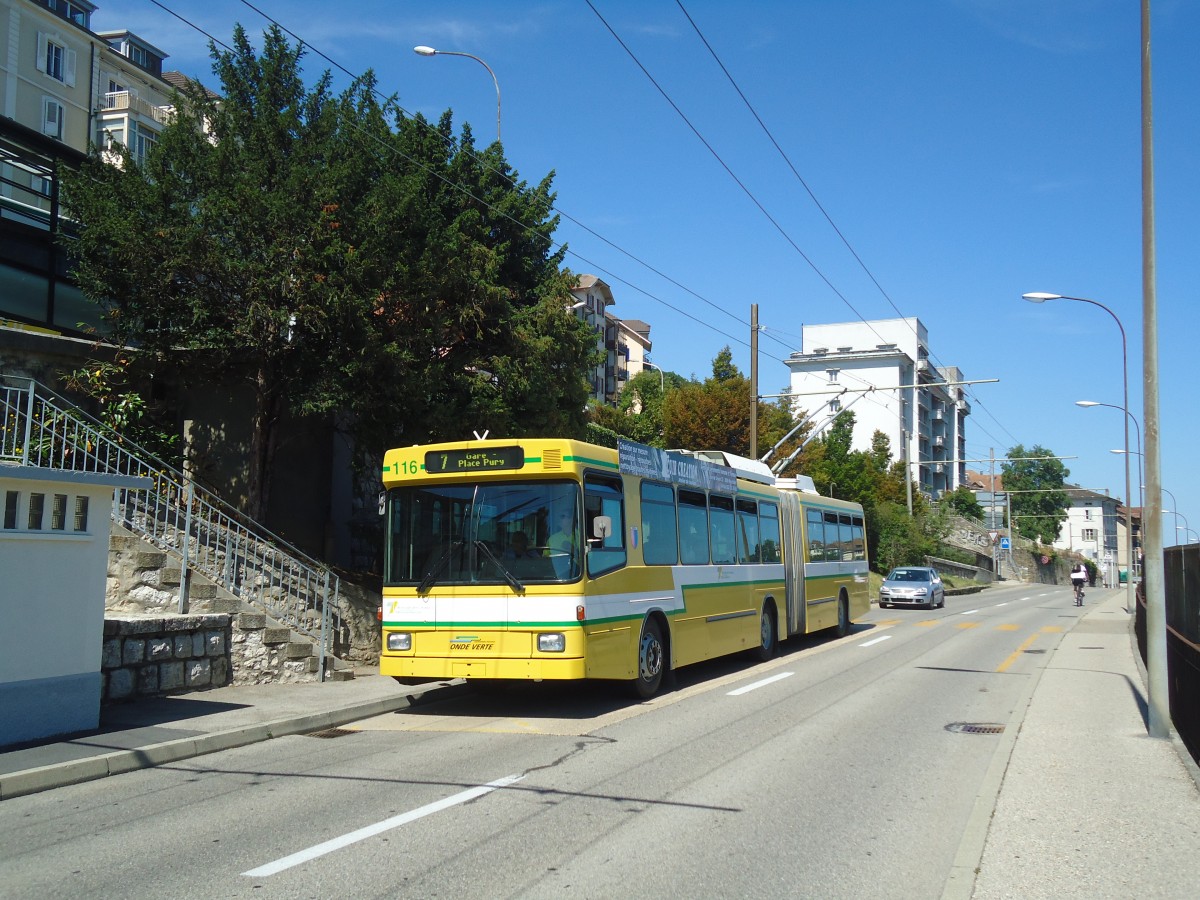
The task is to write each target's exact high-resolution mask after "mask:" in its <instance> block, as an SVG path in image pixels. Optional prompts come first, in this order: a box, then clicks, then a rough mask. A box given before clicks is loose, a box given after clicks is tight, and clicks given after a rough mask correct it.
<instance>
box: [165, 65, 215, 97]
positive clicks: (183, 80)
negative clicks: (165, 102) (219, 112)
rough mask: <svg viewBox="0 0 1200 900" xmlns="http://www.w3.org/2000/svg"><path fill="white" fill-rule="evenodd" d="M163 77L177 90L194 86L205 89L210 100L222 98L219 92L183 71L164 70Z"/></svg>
mask: <svg viewBox="0 0 1200 900" xmlns="http://www.w3.org/2000/svg"><path fill="white" fill-rule="evenodd" d="M162 79H163V81H165V82H166V83H167V84H169V85H171V87H173V88H175V90H177V91H183V90H187V88H188V87H189V86H194V87H198V88H200V89H201V90H202V91H204V93H206V94H207V95H208V97H209V99H210V100H219V99H220V98H221V95H220V94H218V93H217V92H216V91H210V90H209V89H208V88H206V87H205V86H204V85H203V84H202V83H201V82H200V81H198V80H197V79H195V78H191V77H189V76H187V75H184V74H183V73H182V72H175V71H171V72H163V74H162Z"/></svg>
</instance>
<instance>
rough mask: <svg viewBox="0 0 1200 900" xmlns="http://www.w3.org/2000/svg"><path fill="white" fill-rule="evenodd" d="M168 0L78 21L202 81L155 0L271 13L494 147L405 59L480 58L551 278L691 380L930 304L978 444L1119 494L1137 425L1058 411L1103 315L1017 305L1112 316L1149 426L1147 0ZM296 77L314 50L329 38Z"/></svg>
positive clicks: (1174, 399)
mask: <svg viewBox="0 0 1200 900" xmlns="http://www.w3.org/2000/svg"><path fill="white" fill-rule="evenodd" d="M161 3H162V5H161V6H160V5H158V4H156V3H153V2H151V0H107V2H104V0H101V2H100V9H99V10H98V11H97V13H96V14H95V16H94V18H93V27H94V28H95V29H96V30H111V29H117V28H128V29H130V30H132V31H134V32H135V33H137V34H138V35H139V36H141V37H143V38H145V39H146V40H148V41H150V42H151V43H153V44H155V45H156V46H158V47H160V48H162V49H163V50H165V51H166V52H168V53H169V54H170V58H169V59H168V60H167V64H166V65H167V68H173V69H179V70H181V71H183V72H185V73H187V74H191V75H196V76H199V77H201V78H202V80H204V81H205V82H206V83H208V84H209V85H210V86H212V87H215V86H216V84H215V82H214V79H213V77H212V75H211V72H210V68H209V63H208V58H207V50H206V43H207V38H206V37H205V36H204V35H203V34H201V33H200V32H199V31H197V30H195V29H194V28H193V27H191V25H189V24H187V23H185V22H183V21H181V20H180V19H179V18H176V17H173V16H171V15H170V14H169V13H168V12H166V11H164V9H163V7H166V8H168V9H171V10H174V11H175V12H176V13H178V14H179V16H181V17H183V18H185V19H187V20H189V21H190V22H192V23H194V24H195V25H197V26H199V27H200V28H202V29H204V30H205V31H207V32H209V33H210V34H212V35H213V36H215V37H217V38H220V39H221V40H228V38H229V36H230V34H231V33H232V30H233V26H234V23H235V22H241V23H242V24H243V25H244V26H245V27H246V28H247V30H248V31H249V32H250V34H251V35H253V36H256V37H257V36H258V35H260V34H261V32H262V30H263V28H264V27H266V25H267V21H266V19H264V18H263V17H262V16H261V15H259V13H258V12H256V11H255V7H256V8H257V9H258V10H261V11H263V12H264V13H266V14H268V15H270V16H272V17H274V18H276V19H277V20H278V21H279V22H280V23H281V24H282V25H284V26H285V27H286V28H287V29H289V30H291V31H292V32H294V33H295V34H297V35H298V36H300V37H301V38H303V39H304V40H305V42H306V43H308V44H309V45H310V46H311V47H312V48H313V50H314V51H320V52H321V53H324V54H326V55H328V56H329V57H331V58H332V59H333V60H335V61H336V62H337V63H339V64H340V65H342V66H345V67H346V68H347V69H349V70H351V71H355V72H360V71H363V70H365V69H367V68H371V69H374V70H375V72H376V73H377V75H378V77H379V81H380V87H381V89H383V90H384V91H387V92H395V93H396V95H397V96H398V99H399V102H400V103H401V105H402V106H403V107H405V108H406V109H408V110H410V111H412V112H421V113H424V114H425V115H426V116H427V117H429V118H431V119H436V118H437V117H438V116H439V115H440V114H441V112H442V111H443V110H445V109H447V108H451V109H453V111H454V114H455V118H456V121H457V122H458V123H459V124H461V123H462V122H464V121H466V122H469V123H470V124H471V127H472V129H473V130H474V132H475V135H476V138H477V140H478V142H479V143H481V144H486V143H487V142H489V141H490V140H492V139H493V138H494V136H495V128H496V95H495V89H494V87H493V84H492V81H491V78H490V77H489V76H488V74H487V72H486V71H485V70H484V69H483V68H482V67H481V66H479V65H478V64H477V63H476V62H474V61H472V60H469V59H462V58H452V57H435V58H432V59H429V58H424V57H420V56H417V55H416V54H414V53H413V52H412V48H413V46H415V45H418V44H423V45H429V46H433V47H436V48H438V49H442V50H456V51H461V52H466V53H472V54H475V55H477V56H479V57H481V58H482V59H484V60H486V61H487V63H488V65H490V66H491V68H492V69H493V71H495V73H496V76H497V78H498V80H499V83H500V88H501V101H502V102H501V117H502V132H503V138H504V147H505V152H506V154H507V157H508V159H509V161H510V162H511V163H512V165H513V166H515V167H516V168H517V170H518V171H519V172H520V174H521V175H522V177H524V178H525V179H526V180H527V181H530V182H535V181H537V180H539V179H540V178H542V177H543V176H544V175H545V174H547V173H548V172H550V171H553V172H554V173H555V186H556V189H557V192H558V204H557V205H558V208H559V209H560V211H561V212H562V214H563V215H564V219H563V222H562V225H561V227H560V229H559V231H558V239H559V240H560V241H563V242H564V243H566V244H567V246H568V248H569V250H570V253H569V255H568V259H567V264H568V265H569V266H570V267H571V268H572V269H573V270H574V271H577V272H580V273H583V272H591V273H593V274H596V275H598V276H599V277H601V278H603V279H604V280H605V281H607V282H608V283H609V284H610V285H611V286H612V289H613V293H614V296H615V298H616V301H617V305H616V307H615V308H614V310H613V312H614V313H615V314H617V315H618V316H621V317H622V318H635V319H643V320H645V321H647V322H649V323H650V324H651V325H652V326H653V330H652V332H651V337H652V339H653V341H654V349H653V356H652V358H653V359H654V361H655V362H656V363H657V364H658V365H660V366H662V367H664V368H666V369H668V370H672V371H676V372H679V373H681V374H684V375H691V374H695V375H698V376H700V377H703V376H705V375H706V374H708V373H709V371H710V364H711V360H712V358H713V357H714V356H716V354H717V353H718V352H719V351H720V349H721V348H722V347H723V346H725V345H729V346H731V347H732V349H733V352H734V358H735V361H736V362H737V364H738V365H739V366H740V367H741V368H742V369H743V371H748V370H749V308H750V304H751V303H757V304H758V305H759V320H760V324H761V325H762V326H763V327H764V332H763V334H762V335H761V338H760V351H761V356H760V361H759V366H760V369H759V371H760V390H761V391H762V393H772V392H775V391H778V390H780V389H782V388H783V387H784V386H785V385H786V383H787V378H788V372H787V369H786V367H785V366H784V365H783V364H782V362H781V360H782V359H784V358H785V357H786V356H787V355H788V354H789V353H790V352H791V351H792V350H794V349H799V345H800V337H799V336H800V330H801V326H802V325H803V324H804V323H827V322H839V321H847V320H854V319H857V318H859V317H862V318H866V319H878V318H894V317H897V316H901V315H903V316H916V317H918V318H920V319H921V321H922V322H923V323H924V324H925V325H926V326H927V328H928V330H929V338H930V349H931V351H932V353H933V355H934V357H935V361H937V362H939V363H941V364H944V365H957V366H958V367H960V368H961V369H962V371H963V373H964V375H965V377H966V378H969V379H985V378H998V379H1000V381H999V382H998V383H996V384H986V385H978V386H976V387H974V388H972V389H971V401H972V407H973V414H972V416H971V417H970V419H969V420H968V429H967V434H968V443H967V452H968V454H969V456H970V457H971V458H986V457H988V456H990V454H991V452H992V451H993V450H994V451H995V453H996V454H997V455H1003V453H1004V452H1005V450H1006V449H1007V448H1008V447H1010V446H1012V445H1013V444H1016V443H1018V442H1020V443H1023V444H1025V445H1026V446H1027V447H1028V446H1031V445H1033V444H1041V445H1043V446H1045V447H1048V448H1050V449H1052V450H1053V451H1055V452H1056V453H1057V454H1060V455H1063V456H1075V457H1077V458H1076V459H1070V460H1067V461H1066V462H1065V464H1066V465H1067V466H1068V468H1069V469H1070V470H1071V480H1072V481H1074V482H1076V483H1079V484H1081V485H1083V486H1085V487H1089V488H1094V489H1098V490H1101V491H1103V490H1104V489H1108V490H1109V491H1111V492H1112V493H1113V494H1115V495H1123V494H1124V469H1123V463H1122V458H1121V457H1120V456H1118V455H1114V454H1111V453H1109V450H1110V449H1112V448H1119V447H1121V446H1122V422H1121V419H1122V418H1123V417H1122V415H1121V414H1120V412H1117V411H1114V410H1109V409H1105V408H1097V409H1087V410H1085V409H1080V408H1078V407H1076V406H1075V405H1074V401H1076V400H1080V399H1087V400H1097V401H1100V402H1102V403H1111V404H1114V405H1118V406H1119V405H1120V404H1121V367H1120V333H1119V331H1118V329H1117V327H1116V325H1115V324H1114V322H1113V320H1112V319H1111V318H1110V317H1109V316H1107V315H1106V314H1105V313H1104V312H1103V311H1102V310H1099V309H1096V308H1094V307H1091V306H1088V305H1086V304H1081V303H1070V302H1066V301H1058V302H1054V303H1046V304H1043V305H1034V304H1030V303H1026V302H1023V301H1022V300H1021V299H1020V297H1021V294H1023V293H1025V292H1028V291H1048V292H1054V293H1061V294H1074V295H1077V296H1082V297H1088V298H1091V299H1094V300H1096V301H1098V302H1100V303H1103V304H1105V305H1106V306H1108V307H1109V308H1111V309H1112V310H1113V311H1114V312H1115V313H1116V314H1117V316H1118V317H1119V318H1120V319H1121V321H1122V323H1123V324H1124V327H1125V330H1126V333H1127V336H1128V345H1129V369H1130V406H1131V409H1132V410H1133V412H1134V413H1135V415H1138V416H1139V418H1140V416H1141V411H1142V396H1143V378H1142V257H1141V141H1140V121H1141V107H1140V82H1139V65H1140V32H1139V3H1138V0H928V2H922V3H903V4H901V3H895V2H891V0H838V2H832V0H825V2H808V0H790V2H774V0H770V2H749V3H733V2H712V0H684V2H682V5H680V3H677V2H674V0H649V2H646V0H641V2H632V0H591V2H590V3H589V2H588V0H551V2H541V3H538V2H532V3H518V2H503V0H491V2H482V0H467V2H455V3H448V2H444V0H443V2H434V0H412V2H404V3H395V2H386V0H377V2H376V0H361V2H358V3H353V4H344V3H329V2H314V0H288V2H280V0H255V2H254V4H253V7H252V6H251V5H249V4H248V3H245V2H238V0H208V2H205V3H197V2H194V0H161ZM689 17H690V21H689ZM693 23H694V25H693ZM1197 34H1200V3H1196V2H1193V0H1154V2H1153V63H1154V123H1155V166H1156V190H1157V238H1158V240H1157V260H1158V272H1157V274H1158V278H1157V285H1158V313H1159V318H1158V323H1159V324H1158V327H1159V346H1158V354H1159V369H1160V382H1161V396H1160V416H1161V423H1162V428H1161V434H1160V439H1161V442H1162V479H1163V484H1164V486H1165V487H1166V488H1167V489H1168V490H1170V491H1171V492H1172V493H1173V494H1174V495H1175V497H1176V498H1178V500H1179V506H1180V511H1181V512H1182V513H1183V514H1184V515H1189V514H1194V520H1195V523H1196V524H1195V525H1194V526H1193V527H1194V528H1197V529H1200V487H1193V484H1194V482H1195V481H1196V479H1195V477H1194V475H1193V472H1192V465H1191V461H1192V456H1193V454H1191V453H1190V452H1189V451H1190V448H1191V447H1192V446H1194V445H1195V443H1196V440H1197V437H1198V436H1200V435H1198V431H1200V427H1198V426H1197V423H1196V414H1195V407H1196V404H1195V403H1194V402H1193V400H1192V384H1193V383H1194V381H1195V379H1196V370H1195V367H1194V366H1193V364H1192V363H1193V360H1194V358H1195V355H1196V348H1195V342H1196V338H1197V334H1198V333H1200V327H1198V326H1200V313H1198V312H1197V305H1196V303H1195V291H1196V287H1195V286H1196V284H1197V283H1198V282H1200V252H1198V251H1197V249H1196V245H1197V242H1198V238H1200V204H1198V203H1197V199H1198V197H1200V184H1198V182H1200V158H1198V157H1200V104H1197V103H1196V101H1195V98H1196V96H1198V95H1200V55H1198V54H1197V53H1196V52H1195V36H1196V35H1197ZM706 42H707V46H706ZM710 47H711V51H710V49H709V48H710ZM714 54H715V56H714ZM718 60H719V62H718ZM305 65H306V72H307V73H308V74H309V75H310V76H312V77H315V76H316V75H317V74H318V73H319V72H321V71H322V70H324V69H325V68H330V66H329V64H328V63H326V62H325V61H324V60H323V59H321V58H320V56H318V55H317V54H316V53H315V52H313V53H311V54H310V55H309V56H308V57H307V58H306V62H305ZM722 65H723V66H724V68H725V69H726V70H727V71H728V73H729V75H730V76H732V79H733V82H734V83H736V87H735V86H734V83H731V81H730V80H729V78H727V77H726V75H725V73H724V72H723V71H722V68H721V66H722ZM335 74H336V73H335ZM652 79H653V80H652ZM337 83H338V84H339V85H341V84H344V83H345V78H344V77H343V76H340V75H338V76H337ZM739 89H740V91H741V93H742V94H743V95H744V96H745V98H746V100H748V101H749V104H750V105H751V106H752V107H753V109H754V112H755V113H757V116H758V118H760V119H761V121H762V122H763V123H764V124H765V125H766V127H767V129H769V131H770V135H771V136H773V138H774V140H775V141H776V142H777V143H778V145H779V147H780V148H782V151H783V153H785V154H786V156H787V159H786V160H785V159H784V157H783V156H782V155H781V154H780V151H779V150H777V149H776V148H775V147H774V146H773V145H772V142H771V138H770V137H768V135H767V134H766V133H765V132H764V130H763V127H762V126H761V125H760V124H759V122H758V121H757V120H756V118H755V115H754V114H753V113H751V111H750V110H749V109H748V108H747V106H746V103H745V102H743V100H742V98H741V97H739V94H738V90H739ZM672 104H673V105H674V107H678V110H679V111H678V112H677V111H676V109H675V108H673V105H672ZM680 113H682V114H683V115H682V116H681V115H680ZM683 116H686V119H687V121H685V120H684V118H683ZM706 144H707V146H706ZM793 168H794V171H793ZM810 192H811V194H810ZM814 196H815V198H816V201H818V202H819V204H820V205H819V206H818V205H817V203H816V202H814V199H813V197H814ZM827 216H828V218H827ZM830 219H831V220H832V223H833V224H832V225H831V223H830V221H829V220H830ZM835 226H836V228H835ZM839 232H840V234H839ZM597 235H598V236H597ZM856 256H857V258H856ZM1130 440H1131V446H1133V447H1135V448H1136V443H1135V442H1134V439H1133V437H1132V436H1131V439H1130ZM1135 459H1136V457H1135ZM969 465H970V467H972V468H977V469H982V470H985V471H986V469H987V466H986V464H982V463H969ZM1137 482H1138V479H1137V477H1136V476H1135V478H1134V487H1133V492H1132V493H1133V497H1132V500H1133V503H1134V504H1135V505H1136V504H1137V503H1138V489H1137ZM1164 508H1166V509H1172V508H1173V505H1172V503H1171V500H1170V498H1167V499H1166V500H1165V503H1164ZM1189 524H1190V522H1189ZM1173 526H1174V519H1173V518H1171V517H1167V518H1166V519H1165V520H1164V539H1165V540H1166V542H1167V543H1171V542H1172V538H1173V537H1174V527H1173Z"/></svg>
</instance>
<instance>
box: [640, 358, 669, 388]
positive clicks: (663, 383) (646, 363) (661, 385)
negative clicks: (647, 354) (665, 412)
mask: <svg viewBox="0 0 1200 900" xmlns="http://www.w3.org/2000/svg"><path fill="white" fill-rule="evenodd" d="M642 365H643V366H649V367H650V368H651V369H658V393H659V396H661V397H665V396H667V382H666V380H665V379H664V378H663V370H662V369H661V368H659V367H658V366H656V365H655V364H654V363H652V362H650V360H648V359H643V360H642Z"/></svg>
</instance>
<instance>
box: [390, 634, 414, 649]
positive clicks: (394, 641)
mask: <svg viewBox="0 0 1200 900" xmlns="http://www.w3.org/2000/svg"><path fill="white" fill-rule="evenodd" d="M387 648H388V649H389V650H411V649H412V635H411V634H410V633H409V632H407V631H390V632H388V636H387Z"/></svg>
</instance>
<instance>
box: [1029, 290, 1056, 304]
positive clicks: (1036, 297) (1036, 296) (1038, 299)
mask: <svg viewBox="0 0 1200 900" xmlns="http://www.w3.org/2000/svg"><path fill="white" fill-rule="evenodd" d="M1062 298H1063V295H1062V294H1045V293H1042V292H1041V291H1034V292H1033V293H1030V294H1022V295H1021V299H1022V300H1028V301H1029V302H1030V303H1045V302H1046V301H1047V300H1061V299H1062Z"/></svg>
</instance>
